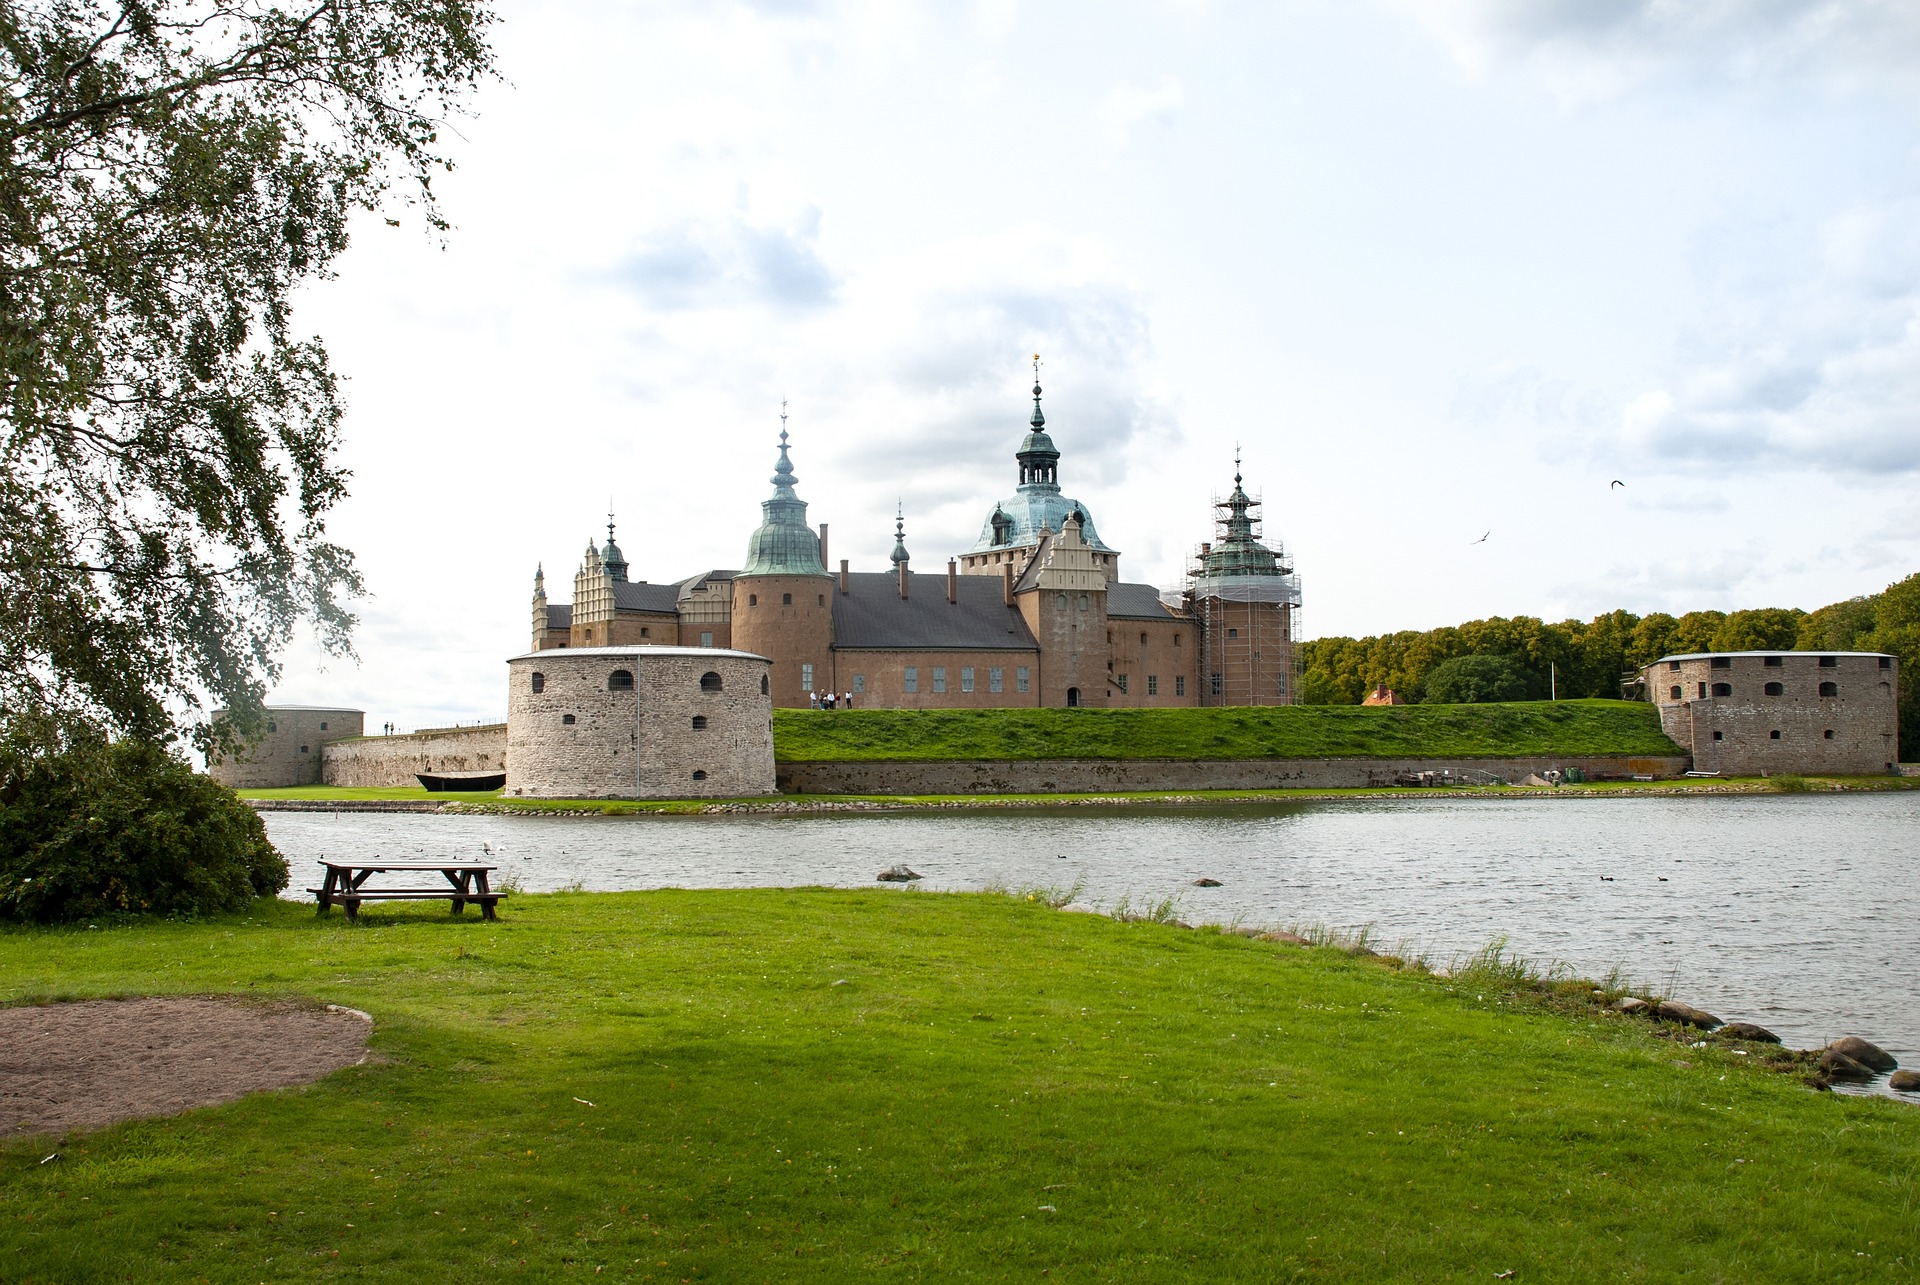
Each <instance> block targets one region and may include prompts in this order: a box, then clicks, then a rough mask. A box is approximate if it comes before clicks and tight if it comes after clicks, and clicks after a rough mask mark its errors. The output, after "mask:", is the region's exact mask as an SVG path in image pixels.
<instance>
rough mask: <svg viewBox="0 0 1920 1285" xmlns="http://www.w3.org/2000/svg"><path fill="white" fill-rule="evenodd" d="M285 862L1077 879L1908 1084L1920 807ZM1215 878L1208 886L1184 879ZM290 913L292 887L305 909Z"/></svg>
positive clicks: (431, 836)
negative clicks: (1646, 998)
mask: <svg viewBox="0 0 1920 1285" xmlns="http://www.w3.org/2000/svg"><path fill="white" fill-rule="evenodd" d="M265 815H266V823H267V828H268V832H269V833H270V834H271V835H272V837H273V841H274V842H275V843H276V844H277V845H278V846H279V848H280V850H281V851H282V852H283V853H285V854H286V856H287V858H288V860H289V861H290V862H291V863H292V864H293V867H294V872H295V878H294V883H293V888H292V889H291V890H290V893H289V895H294V894H295V893H297V891H298V890H299V889H304V888H305V887H306V886H307V885H308V882H309V880H308V879H307V878H306V877H305V876H306V875H307V874H308V872H309V871H310V870H311V863H312V862H313V861H315V860H318V859H319V858H321V857H326V856H333V857H340V856H352V857H353V858H355V859H356V860H358V859H364V858H365V857H367V856H369V855H372V854H375V853H377V854H380V855H383V856H386V857H389V858H392V859H395V860H424V859H441V858H456V859H459V860H474V859H476V858H480V857H482V856H484V855H485V854H486V853H488V852H490V853H491V854H492V856H491V859H492V860H493V861H495V862H496V863H497V864H498V865H499V866H500V867H501V874H502V875H505V876H511V877H512V878H513V880H514V881H515V882H516V883H517V884H518V886H520V887H523V888H525V889H526V890H527V891H529V892H539V891H547V890H552V889H558V888H565V887H569V886H576V885H577V886H580V887H584V888H587V889H591V890H609V891H610V890H618V889H636V888H665V887H680V888H752V887H794V886H802V885H828V886H834V887H875V886H879V887H888V886H897V885H876V884H875V882H874V875H875V874H876V873H878V872H879V871H880V870H881V869H883V868H885V867H887V866H890V865H893V864H895V863H896V862H899V863H904V864H906V865H909V866H911V867H912V868H913V869H914V870H916V871H918V872H919V873H920V874H921V875H923V876H924V879H923V881H922V882H920V883H919V884H917V885H914V886H915V887H919V888H926V889H953V890H962V891H970V890H978V889H981V888H984V887H989V886H1000V887H1009V888H1023V887H1033V886H1044V887H1054V888H1062V889H1064V888H1069V887H1073V886H1074V885H1076V884H1078V885H1080V887H1081V892H1080V894H1079V899H1080V900H1081V901H1083V902H1088V903H1090V904H1093V905H1097V906H1101V907H1103V908H1107V909H1112V908H1113V907H1115V906H1116V905H1118V904H1119V903H1120V902H1121V901H1122V899H1126V900H1127V901H1129V902H1130V903H1131V904H1132V905H1133V906H1134V907H1141V908H1144V907H1147V906H1151V905H1153V904H1155V903H1158V902H1160V901H1162V900H1163V899H1164V898H1167V897H1174V898H1176V899H1177V902H1176V913H1177V915H1178V916H1179V917H1180V918H1183V919H1186V920H1188V921H1189V922H1212V923H1231V922H1239V923H1243V924H1252V925H1261V926H1272V927H1287V926H1307V925H1324V926H1328V927H1333V928H1339V929H1343V930H1346V931H1349V932H1352V931H1356V930H1358V929H1360V928H1362V927H1368V926H1370V927H1371V930H1372V934H1373V941H1374V943H1375V946H1376V949H1381V950H1394V951H1395V952H1396V953H1403V954H1404V953H1408V952H1422V953H1425V954H1426V955H1427V956H1428V958H1429V959H1431V960H1432V961H1433V962H1434V964H1435V965H1437V966H1443V965H1445V964H1446V963H1447V962H1449V961H1450V960H1453V959H1457V958H1460V957H1462V956H1465V955H1467V954H1470V953H1472V952H1474V951H1476V950H1479V949H1480V948H1482V947H1484V946H1486V945H1487V944H1488V943H1489V942H1490V941H1493V940H1495V939H1498V938H1504V939H1505V940H1506V942H1507V947H1508V949H1509V950H1510V951H1512V952H1513V953H1514V954H1517V955H1519V956H1522V957H1524V958H1526V959H1529V960H1531V961H1533V962H1535V963H1537V964H1542V965H1545V964H1549V963H1553V964H1559V965H1562V966H1564V967H1565V968H1567V969H1569V970H1570V971H1572V972H1573V973H1575V974H1577V975H1582V976H1589V977H1595V976H1600V975H1602V974H1604V973H1606V972H1607V971H1608V970H1609V969H1613V968H1618V969H1619V970H1621V972H1622V973H1624V974H1625V975H1626V976H1628V977H1630V978H1632V979H1635V980H1636V981H1637V982H1639V983H1640V984H1641V985H1642V986H1643V987H1646V988H1650V989H1652V990H1654V991H1657V992H1662V993H1666V994H1669V995H1673V996H1675V997H1676V998H1680V999H1685V1000H1687V1001H1688V1002H1689V1003H1693V1004H1697V1005H1699V1006H1700V1007H1702V1008H1706V1009H1709V1010H1711V1011H1712V1012H1714V1013H1716V1014H1718V1015H1719V1016H1720V1017H1722V1018H1725V1019H1728V1020H1733V1019H1735V1018H1741V1019H1745V1020H1749V1021H1755V1022H1759V1023H1761V1024H1762V1025H1764V1026H1767V1027H1769V1028H1771V1029H1772V1030H1774V1031H1775V1032H1777V1033H1778V1034H1779V1035H1780V1036H1781V1037H1782V1038H1783V1039H1784V1040H1786V1042H1787V1043H1789V1044H1791V1045H1794V1046H1797V1047H1801V1048H1811V1047H1816V1046H1818V1045H1819V1044H1821V1043H1824V1042H1825V1041H1827V1040H1829V1039H1832V1038H1834V1037H1837V1036H1841V1035H1860V1036H1864V1037H1865V1038H1867V1039H1870V1040H1872V1041H1874V1042H1875V1043H1877V1044H1879V1045H1881V1046H1882V1047H1884V1048H1886V1049H1887V1050H1888V1051H1889V1052H1892V1053H1893V1054H1894V1055H1895V1056H1896V1057H1898V1058H1899V1059H1900V1060H1901V1063H1902V1064H1903V1065H1906V1066H1920V793H1900V794H1885V795H1845V796H1832V795H1817V794H1801V795H1772V796H1761V797H1697V796H1696V797H1657V798H1641V799H1584V798H1558V799H1501V800H1488V799H1469V798H1458V797H1453V798H1449V797H1446V796H1444V795H1436V796H1435V797H1433V798H1431V799H1428V798H1420V799H1412V800H1406V799H1394V800H1376V801H1354V802H1338V803H1299V804H1277V805H1265V806H1255V807H1243V808H1232V809H1205V810H1201V809H1192V810H1184V809H1182V810H1176V809H1164V808H1154V809H1126V810H1108V809H1093V808H1060V809H1046V810H1004V811H1002V810H982V811H966V812H910V813H897V814H891V815H889V814H884V813H883V814H828V815H819V816H795V817H767V816H725V817H684V818H679V817H514V816H442V815H435V814H367V813H296V812H275V813H267V814H265ZM1199 878H1211V879H1218V880H1219V881H1220V883H1221V886H1220V887H1218V888H1197V887H1194V886H1193V880H1195V879H1199ZM300 895H304V894H300Z"/></svg>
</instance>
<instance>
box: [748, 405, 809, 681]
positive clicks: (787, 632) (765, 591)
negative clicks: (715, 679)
mask: <svg viewBox="0 0 1920 1285" xmlns="http://www.w3.org/2000/svg"><path fill="white" fill-rule="evenodd" d="M780 418H781V421H782V426H781V429H780V459H779V462H778V463H776V464H775V465H774V469H773V477H772V478H770V479H769V480H770V481H771V482H772V483H773V498H772V499H768V500H763V501H761V503H760V509H761V512H762V514H763V516H762V519H761V522H760V527H759V529H758V530H756V531H755V532H754V533H753V538H752V539H751V540H749V541H748V542H747V561H746V565H745V566H743V567H742V568H741V570H740V574H739V575H737V576H735V577H734V578H733V646H734V648H735V650H738V651H748V652H755V653H757V654H759V655H762V656H765V657H767V658H769V659H770V660H772V661H773V671H772V673H771V675H770V681H771V683H772V695H773V703H774V704H775V705H776V706H780V707H783V708H787V709H799V708H804V707H805V706H807V705H808V704H809V703H810V699H809V693H811V692H825V691H831V690H832V688H833V579H832V577H830V576H829V575H828V574H827V566H826V563H825V562H824V561H822V559H821V556H820V537H819V536H818V535H817V534H815V533H814V530H813V528H812V527H809V526H808V525H807V504H806V501H805V500H802V499H801V498H800V497H799V496H798V495H796V494H795V493H794V489H793V484H794V483H795V482H797V481H799V480H800V479H799V478H798V477H796V476H795V475H794V472H793V463H792V461H790V460H789V459H788V458H787V430H786V427H785V420H786V416H785V415H784V414H783V415H782V416H781V417H780Z"/></svg>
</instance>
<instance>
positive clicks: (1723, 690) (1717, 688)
mask: <svg viewBox="0 0 1920 1285" xmlns="http://www.w3.org/2000/svg"><path fill="white" fill-rule="evenodd" d="M1713 694H1714V695H1715V696H1731V695H1733V684H1732V683H1715V684H1714V685H1713Z"/></svg>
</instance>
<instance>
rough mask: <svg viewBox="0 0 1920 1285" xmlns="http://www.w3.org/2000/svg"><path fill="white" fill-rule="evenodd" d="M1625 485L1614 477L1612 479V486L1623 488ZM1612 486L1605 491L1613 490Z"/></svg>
mask: <svg viewBox="0 0 1920 1285" xmlns="http://www.w3.org/2000/svg"><path fill="white" fill-rule="evenodd" d="M1625 485H1626V483H1625V482H1622V481H1621V480H1620V479H1619V478H1617V477H1616V478H1614V479H1613V486H1625ZM1613 486H1610V487H1608V488H1607V489H1608V490H1609V491H1611V490H1612V489H1613Z"/></svg>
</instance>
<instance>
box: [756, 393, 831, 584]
mask: <svg viewBox="0 0 1920 1285" xmlns="http://www.w3.org/2000/svg"><path fill="white" fill-rule="evenodd" d="M767 480H768V481H770V482H772V483H773V497H772V498H771V499H767V500H762V501H761V502H760V511H761V514H762V515H763V516H762V519H761V522H760V527H759V529H758V530H756V531H755V532H754V533H753V536H752V538H751V539H749V540H748V541H747V564H746V566H745V567H743V568H742V569H741V571H740V574H741V575H743V576H824V575H826V574H827V567H826V563H824V562H822V561H821V560H820V537H819V536H818V535H817V534H816V533H815V532H814V530H813V528H811V527H809V526H808V525H807V502H806V501H805V500H803V499H801V498H800V496H799V495H798V494H797V493H796V492H795V491H794V489H793V484H794V483H795V482H798V481H799V480H800V479H799V477H798V476H797V475H796V474H795V473H794V471H793V461H792V460H791V459H789V458H788V456H787V404H786V403H785V402H784V401H783V402H781V403H780V458H779V459H778V460H776V461H775V462H774V466H773V476H772V477H770V478H768V479H767Z"/></svg>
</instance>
